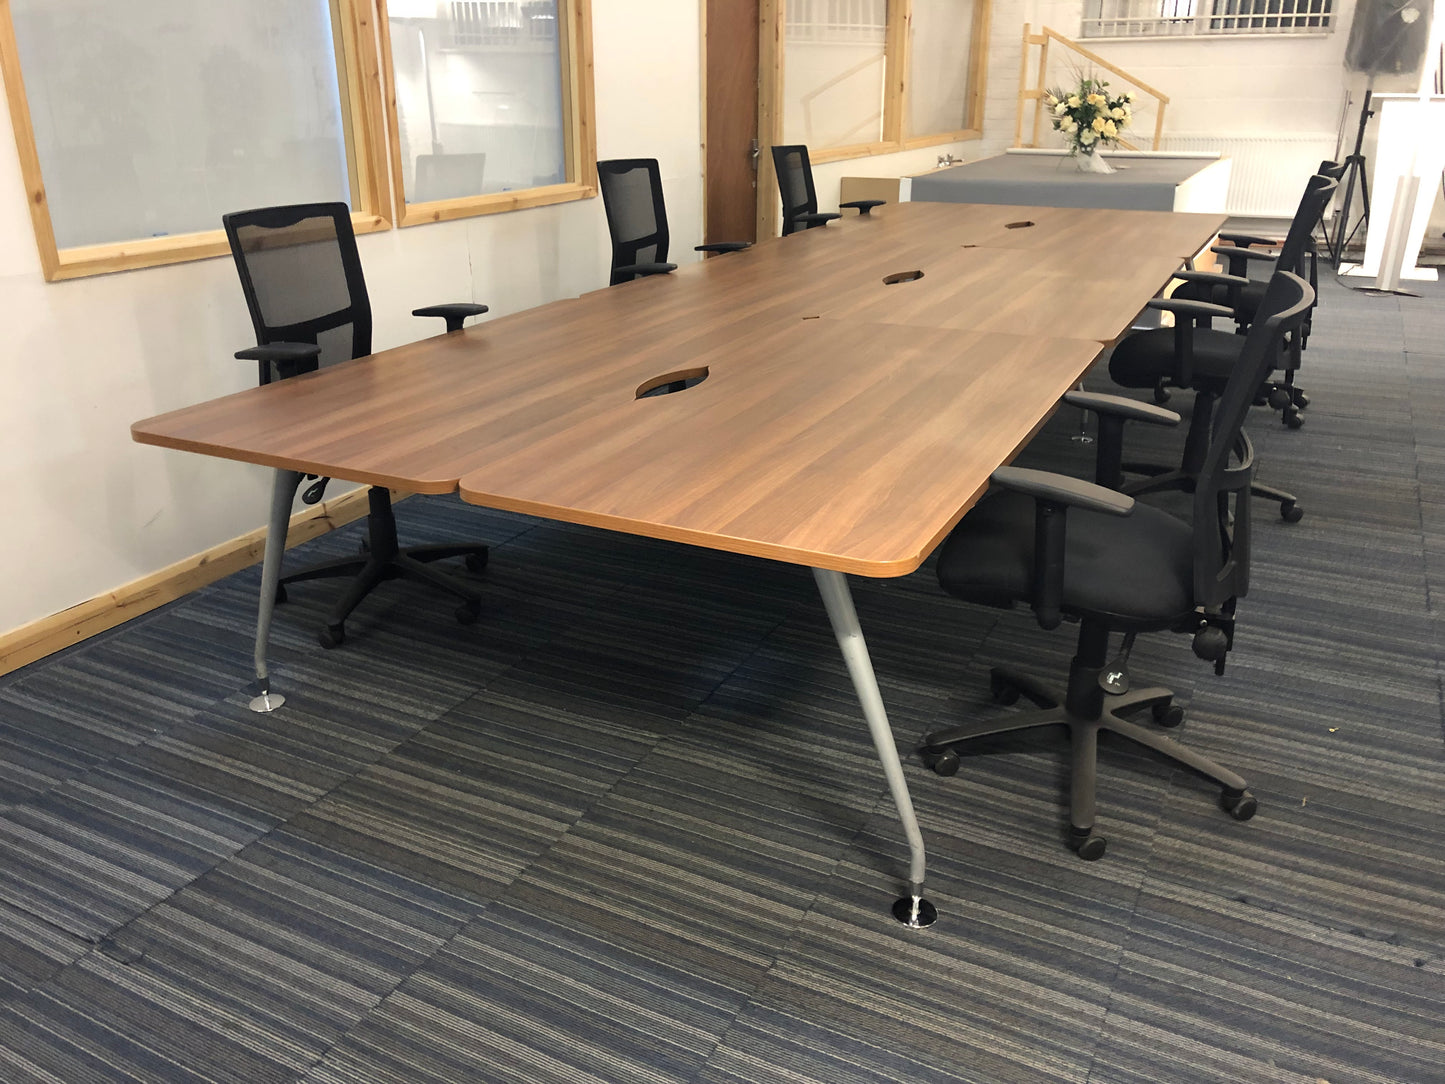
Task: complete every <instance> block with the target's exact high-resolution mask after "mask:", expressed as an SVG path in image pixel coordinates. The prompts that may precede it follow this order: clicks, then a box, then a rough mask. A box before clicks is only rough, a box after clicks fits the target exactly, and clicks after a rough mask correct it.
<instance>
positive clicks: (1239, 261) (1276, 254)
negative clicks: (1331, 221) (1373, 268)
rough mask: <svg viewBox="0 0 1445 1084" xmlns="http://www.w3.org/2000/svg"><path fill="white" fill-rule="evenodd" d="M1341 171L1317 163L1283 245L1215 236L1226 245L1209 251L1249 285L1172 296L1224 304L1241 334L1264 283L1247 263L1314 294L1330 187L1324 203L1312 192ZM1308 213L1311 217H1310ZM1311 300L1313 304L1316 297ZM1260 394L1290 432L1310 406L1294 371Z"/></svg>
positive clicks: (1304, 335) (1190, 287)
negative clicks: (1301, 280)
mask: <svg viewBox="0 0 1445 1084" xmlns="http://www.w3.org/2000/svg"><path fill="white" fill-rule="evenodd" d="M1344 168H1345V167H1344V166H1342V165H1341V164H1339V163H1338V162H1331V161H1329V160H1328V159H1326V160H1325V161H1323V162H1321V163H1320V168H1319V172H1318V173H1317V174H1316V175H1315V176H1313V177H1311V178H1310V179H1309V181H1308V182H1306V184H1305V191H1304V194H1303V195H1302V196H1301V197H1300V202H1299V206H1298V207H1297V208H1296V210H1295V214H1294V218H1292V219H1291V220H1290V226H1289V230H1288V232H1287V233H1286V235H1285V237H1284V239H1283V240H1282V241H1281V240H1278V239H1275V238H1270V237H1259V236H1257V235H1255V234H1249V233H1221V234H1220V235H1219V239H1220V240H1221V241H1223V242H1226V244H1223V245H1216V246H1215V247H1214V248H1212V249H1210V251H1211V252H1213V253H1215V254H1217V255H1220V256H1223V257H1225V259H1226V260H1228V273H1229V274H1230V275H1235V276H1239V277H1241V278H1244V279H1248V280H1249V281H1247V282H1245V283H1244V284H1243V285H1242V286H1228V285H1221V284H1210V283H1207V282H1190V283H1186V284H1185V285H1184V286H1183V287H1181V288H1180V289H1178V290H1176V291H1175V292H1174V296H1175V297H1179V298H1185V299H1188V300H1197V301H1210V302H1213V303H1214V304H1216V305H1228V306H1229V307H1230V308H1232V309H1233V310H1234V319H1235V323H1236V324H1237V325H1238V331H1239V333H1240V334H1241V335H1242V334H1244V332H1245V331H1246V330H1248V328H1249V324H1250V322H1251V321H1252V320H1253V319H1254V313H1255V310H1256V309H1257V308H1258V307H1259V302H1260V299H1261V298H1263V297H1264V288H1265V283H1266V281H1267V279H1268V274H1266V275H1265V276H1264V277H1263V278H1251V277H1250V274H1249V268H1250V265H1251V264H1254V265H1256V266H1258V265H1261V264H1264V263H1267V264H1269V268H1268V271H1269V272H1270V273H1272V272H1273V271H1275V270H1276V269H1279V270H1283V271H1293V272H1294V273H1295V274H1296V275H1300V276H1302V277H1307V278H1308V279H1309V284H1310V289H1312V290H1318V289H1319V270H1318V264H1319V252H1318V249H1317V248H1316V246H1315V239H1314V231H1315V229H1316V227H1320V228H1323V223H1324V212H1325V209H1326V208H1327V207H1328V206H1329V202H1330V199H1331V198H1333V193H1334V189H1333V188H1331V189H1330V195H1329V196H1328V197H1327V198H1326V199H1324V200H1323V201H1321V200H1320V199H1319V198H1318V195H1317V190H1318V189H1319V188H1321V187H1324V186H1325V185H1326V184H1327V182H1335V183H1336V184H1338V182H1339V179H1340V176H1341V175H1342V174H1343V173H1344ZM1311 215H1313V217H1310V216H1311ZM1257 246H1262V247H1263V248H1264V249H1268V250H1271V251H1261V248H1260V247H1257ZM1316 301H1318V297H1317V298H1316ZM1313 314H1314V307H1313V306H1311V307H1310V315H1308V316H1306V317H1305V322H1304V325H1303V326H1302V327H1301V328H1300V337H1299V339H1300V349H1301V350H1304V349H1305V347H1306V346H1307V345H1308V343H1309V336H1310V317H1311V316H1313ZM1263 393H1264V395H1265V396H1266V398H1267V399H1268V401H1269V404H1270V405H1271V406H1273V407H1274V408H1275V409H1276V410H1278V411H1280V412H1281V415H1282V417H1283V420H1284V423H1285V425H1287V426H1289V427H1290V428H1292V429H1298V428H1299V427H1300V426H1301V425H1303V424H1304V422H1303V419H1301V418H1300V416H1299V412H1300V411H1301V410H1303V409H1304V408H1305V407H1307V406H1308V405H1309V397H1308V396H1307V395H1306V394H1305V393H1304V391H1303V390H1302V389H1300V388H1298V387H1296V386H1295V384H1294V370H1293V369H1288V370H1286V371H1285V373H1284V378H1283V380H1282V381H1281V382H1280V383H1278V384H1271V385H1269V386H1268V387H1266V388H1264V389H1263ZM1165 399H1167V396H1162V395H1156V400H1157V401H1160V402H1163V401H1164V400H1165Z"/></svg>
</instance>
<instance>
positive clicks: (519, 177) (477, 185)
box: [382, 0, 597, 226]
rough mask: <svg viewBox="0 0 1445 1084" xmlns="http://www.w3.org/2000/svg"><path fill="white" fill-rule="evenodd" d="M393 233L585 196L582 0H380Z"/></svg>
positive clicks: (587, 55) (590, 152)
mask: <svg viewBox="0 0 1445 1084" xmlns="http://www.w3.org/2000/svg"><path fill="white" fill-rule="evenodd" d="M383 10H384V13H385V16H386V21H385V24H384V34H383V38H382V42H383V45H382V50H383V57H384V67H385V72H386V80H387V83H388V85H389V86H391V87H392V88H393V89H394V93H393V94H391V95H388V99H389V101H388V117H387V121H388V125H389V132H390V149H391V161H392V176H393V178H394V179H395V181H396V213H397V218H398V221H399V222H400V223H401V225H403V226H410V225H415V224H417V223H422V222H435V221H439V220H442V219H447V218H456V217H461V216H464V215H475V214H485V213H487V212H490V211H506V210H512V209H515V208H517V207H532V206H539V205H542V204H546V203H558V202H562V201H564V200H571V199H580V198H582V197H585V196H591V195H593V194H595V191H596V178H595V176H594V174H595V171H596V165H595V160H596V157H597V154H596V150H595V142H594V141H593V139H592V132H593V125H592V123H591V120H590V110H591V106H590V95H591V88H590V87H588V86H584V85H583V82H582V80H580V79H578V78H576V77H574V73H576V72H579V71H580V72H586V71H590V70H591V47H590V44H589V41H588V33H589V28H590V22H591V20H590V18H589V17H588V13H589V8H588V4H587V3H586V0H571V2H570V3H569V2H559V0H451V2H438V0H383Z"/></svg>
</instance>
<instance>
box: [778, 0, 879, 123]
mask: <svg viewBox="0 0 1445 1084" xmlns="http://www.w3.org/2000/svg"><path fill="white" fill-rule="evenodd" d="M785 11H786V15H787V23H786V26H785V28H784V41H783V70H784V71H785V72H786V73H787V74H786V77H785V79H784V81H783V142H784V143H804V144H806V145H807V146H808V148H809V149H810V150H815V151H816V150H821V149H823V148H825V147H845V146H850V145H852V144H855V143H876V142H877V141H878V140H880V139H881V138H882V137H883V77H884V74H885V65H884V51H883V46H884V39H885V37H886V36H887V26H888V21H887V5H886V3H885V0H791V2H790V3H789V4H787V5H786V8H785Z"/></svg>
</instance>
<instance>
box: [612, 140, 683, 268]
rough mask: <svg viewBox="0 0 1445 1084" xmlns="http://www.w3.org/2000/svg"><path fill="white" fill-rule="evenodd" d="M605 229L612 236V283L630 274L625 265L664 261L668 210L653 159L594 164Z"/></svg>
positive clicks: (655, 161) (658, 172) (620, 159)
mask: <svg viewBox="0 0 1445 1084" xmlns="http://www.w3.org/2000/svg"><path fill="white" fill-rule="evenodd" d="M597 181H598V183H599V184H600V185H601V187H602V206H603V208H604V209H605V210H606V211H607V230H608V232H609V233H610V234H611V235H612V284H613V285H614V286H615V285H616V284H617V283H619V282H625V281H627V280H628V279H630V278H631V277H632V276H631V275H628V274H626V268H629V267H633V266H636V265H637V264H640V263H664V262H666V260H667V244H668V235H667V211H666V210H665V209H664V208H663V205H662V172H661V170H660V169H659V168H658V165H657V159H656V158H614V159H612V160H610V161H607V162H598V163H597Z"/></svg>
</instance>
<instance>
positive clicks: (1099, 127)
mask: <svg viewBox="0 0 1445 1084" xmlns="http://www.w3.org/2000/svg"><path fill="white" fill-rule="evenodd" d="M1107 123H1108V121H1106V120H1105V119H1104V118H1103V117H1095V118H1094V123H1093V124H1091V125H1090V126H1089V127H1091V128H1093V129H1094V131H1096V132H1102V131H1103V130H1104V125H1105V124H1107Z"/></svg>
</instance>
